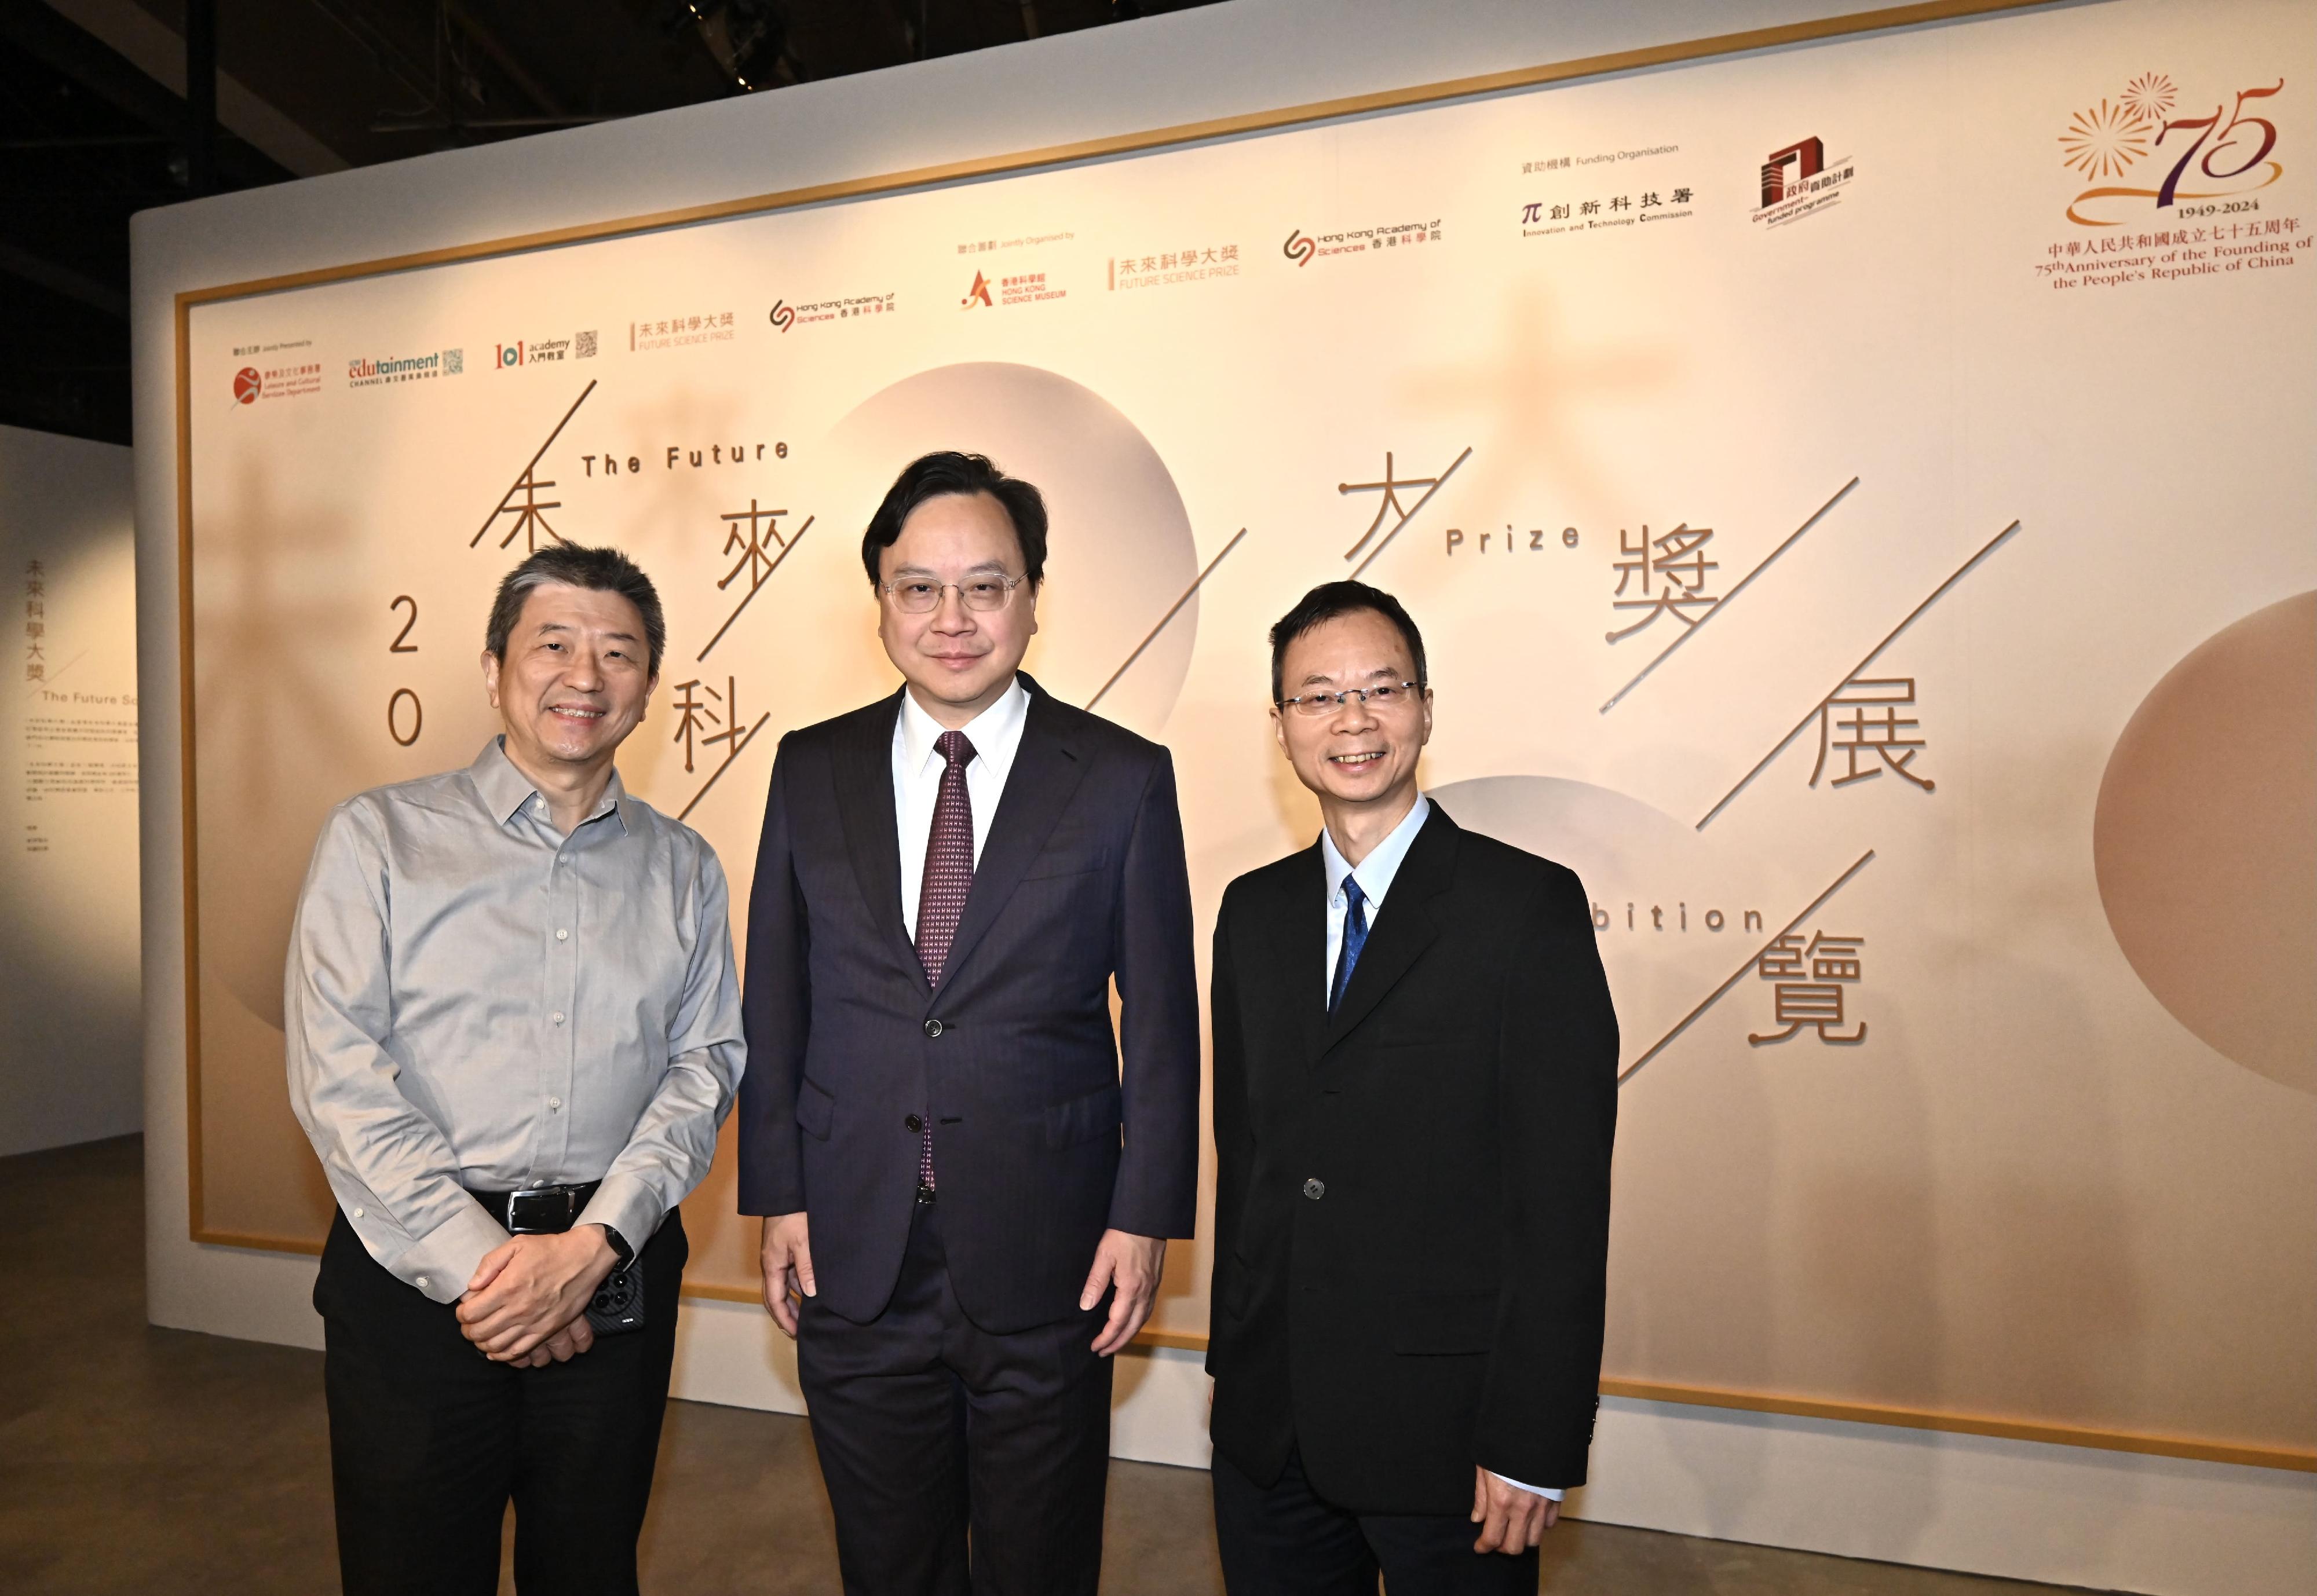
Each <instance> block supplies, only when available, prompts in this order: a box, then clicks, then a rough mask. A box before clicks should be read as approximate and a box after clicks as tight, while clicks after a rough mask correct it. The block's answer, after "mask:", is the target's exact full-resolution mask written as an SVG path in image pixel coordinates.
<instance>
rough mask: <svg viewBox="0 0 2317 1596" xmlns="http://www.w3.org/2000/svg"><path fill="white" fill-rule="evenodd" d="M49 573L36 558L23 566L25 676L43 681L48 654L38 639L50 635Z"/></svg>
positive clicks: (30, 680) (25, 678)
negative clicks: (44, 651)
mask: <svg viewBox="0 0 2317 1596" xmlns="http://www.w3.org/2000/svg"><path fill="white" fill-rule="evenodd" d="M48 592H49V582H48V573H47V570H46V568H45V567H44V566H41V564H40V561H38V560H33V561H32V562H31V563H30V564H29V565H27V566H25V567H24V680H25V681H27V682H45V681H47V680H48V676H49V660H48V655H46V654H44V653H42V652H41V650H40V643H41V641H42V639H44V638H47V637H48V635H49V622H48V613H49V603H48Z"/></svg>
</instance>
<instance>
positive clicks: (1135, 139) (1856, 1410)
mask: <svg viewBox="0 0 2317 1596" xmlns="http://www.w3.org/2000/svg"><path fill="white" fill-rule="evenodd" d="M2065 3H2066V0H1927V3H1925V4H1912V5H1895V6H1887V7H1883V8H1881V9H1878V10H1874V11H1862V12H1853V13H1847V14H1845V15H1842V16H1835V17H1823V18H1820V19H1818V20H1815V21H1812V22H1789V23H1783V24H1780V25H1778V26H1776V27H1767V28H1754V29H1749V30H1747V31H1742V32H1737V33H1723V34H1716V35H1713V36H1711V37H1708V38H1704V39H1695V40H1686V41H1683V42H1678V43H1674V44H1661V45H1651V46H1648V47H1646V48H1643V49H1630V50H1617V51H1613V52H1611V53H1609V54H1606V55H1598V56H1585V57H1579V58H1572V59H1570V60H1566V61H1555V62H1549V63H1546V64H1544V65H1542V66H1536V67H1518V68H1515V69H1513V70H1510V71H1506V72H1492V73H1487V74H1483V75H1481V76H1472V77H1461V78H1452V79H1449V80H1446V81H1445V82H1440V83H1430V84H1421V85H1415V86H1412V87H1409V88H1403V89H1392V90H1385V91H1381V92H1377V93H1373V94H1354V95H1347V96H1345V97H1342V98H1338V99H1333V100H1320V101H1314V102H1311V103H1307V104H1302V105H1293V106H1284V107H1282V108H1280V109H1278V110H1275V111H1253V112H1248V113H1247V114H1244V115H1239V116H1229V117H1216V118H1212V119H1209V120H1204V121H1197V122H1185V123H1179V124H1176V125H1175V126H1172V127H1165V128H1154V129H1149V130H1146V131H1143V132H1140V133H1123V134H1114V135H1111V136H1108V137H1105V138H1089V139H1082V140H1079V141H1078V142H1075V143H1071V144H1060V145H1051V146H1048V147H1043V148H1039V149H1030V150H1021V151H1016V152H1015V153H1013V154H1010V155H1000V156H977V157H975V158H973V159H971V160H963V161H952V162H944V163H942V164H940V165H933V166H921V167H917V168H914V169H912V170H908V171H903V172H893V173H887V174H882V175H880V176H873V177H860V178H847V179H845V180H843V181H840V182H835V183H813V184H810V185H807V186H805V187H802V188H796V189H788V190H784V191H781V192H774V193H768V194H757V195H752V196H749V197H747V198H745V199H738V200H727V201H717V202H715V203H713V204H708V205H694V206H688V207H684V208H683V209H680V210H666V211H658V212H653V213H650V214H647V215H642V216H632V217H624V218H613V219H610V220H606V221H601V222H592V223H587V224H584V225H581V226H577V227H556V228H550V229H548V230H546V231H543V232H538V233H527V234H521V235H517V236H513V237H507V238H497V239H488V240H484V241H481V242H479V243H473V244H463V245H452V246H449V247H447V248H443V249H434V250H422V251H416V252H414V253H411V254H401V255H391V256H386V257H383V258H380V259H378V260H371V261H357V262H351V263H345V264H343V265H337V266H325V267H318V268H315V269H313V270H310V271H305V272H285V273H282V274H281V275H278V276H273V277H264V278H255V279H252V280H250V281H244V282H233V283H222V284H218V285H215V286H213V287H210V288H203V289H190V290H183V291H181V292H179V293H178V294H177V295H176V297H175V328H174V332H175V350H176V364H177V370H176V421H177V429H176V431H177V435H176V488H177V671H178V682H177V714H178V755H179V760H180V763H181V771H180V775H181V797H180V805H181V807H180V814H181V816H182V825H183V850H184V877H183V885H184V916H185V953H184V965H183V970H184V980H185V1135H186V1143H187V1146H186V1181H187V1188H188V1190H187V1199H188V1200H187V1204H186V1210H187V1214H188V1216H189V1226H188V1229H189V1232H190V1236H191V1239H192V1241H194V1242H196V1243H199V1244H203V1245H210V1246H227V1247H246V1248H252V1249H255V1250H258V1251H264V1252H275V1253H304V1254H308V1255H314V1254H318V1253H320V1252H321V1250H322V1248H321V1244H320V1243H318V1242H314V1241H309V1240H306V1239H303V1238H299V1237H290V1236H269V1235H250V1234H246V1233H242V1232H236V1231H226V1230H212V1229H210V1227H209V1226H208V1224H207V1222H206V1217H205V1215H204V1212H203V1203H202V1151H201V985H200V968H201V962H200V946H201V926H200V904H199V896H198V894H199V889H200V877H199V869H198V866H197V862H196V834H195V797H196V783H195V776H194V759H193V586H192V550H193V471H192V372H191V371H190V370H189V369H188V362H187V355H188V352H189V350H190V346H191V343H192V309H193V307H195V306H197V305H208V304H215V303H219V302H221V301H224V300H228V299H248V298H251V297H254V296H255V295H259V294H266V293H277V292H280V291H282V290H287V289H296V288H311V287H315V286H317V285H319V284H323V283H330V282H344V281H353V280H356V279H359V278H364V277H377V276H383V275H385V274H387V273H389V272H408V271H415V270H417V269H419V268H422V267H426V266H441V265H451V264H455V263H461V262H468V261H479V260H488V259H492V258H494V257H497V256H501V255H511V254H526V253H528V252H531V251H533V250H541V249H550V248H554V247H556V246H558V245H567V244H584V243H594V242H597V241H599V240H602V239H606V238H616V237H622V236H630V235H634V234H641V233H652V232H659V231H663V230H666V229H667V228H670V227H684V226H688V225H692V224H695V223H700V222H710V221H724V220H729V219H732V218H738V217H744V216H755V215H763V214H767V213H770V212H774V211H780V210H795V209H797V208H799V207H801V206H805V205H815V204H823V203H827V202H828V201H835V200H849V199H862V198H866V197H868V196H871V195H875V194H884V193H898V192H903V191H906V190H909V189H921V188H931V187H935V186H936V185H939V184H943V183H956V182H960V181H963V180H966V179H971V178H981V177H992V176H1001V175H1004V174H1008V173H1016V172H1028V171H1034V170H1037V169H1039V168H1041V167H1049V166H1060V165H1068V164H1069V163H1071V162H1074V161H1086V160H1095V159H1100V158H1104V157H1108V156H1123V155H1137V154H1142V153H1146V152H1150V151H1155V150H1159V149H1165V148H1168V147H1174V146H1177V145H1188V144H1196V143H1200V142H1203V141H1205V140H1209V139H1215V138H1234V137H1239V136H1242V135H1245V134H1249V133H1266V132H1276V131H1280V130H1282V129H1288V128H1294V127H1302V126H1308V125H1311V124H1314V123H1319V122H1327V121H1337V120H1346V119H1349V118H1353V117H1359V116H1366V115H1373V114H1374V113H1376V112H1378V111H1400V110H1409V109H1412V108H1414V107H1417V106H1422V105H1433V104H1439V103H1445V102H1447V101H1452V100H1466V99H1473V98H1477V97H1479V96H1481V95H1485V94H1503V93H1507V92H1509V91H1512V90H1517V89H1526V88H1540V87H1543V86H1544V85H1548V84H1555V83H1573V82H1577V81H1579V80H1581V79H1584V78H1588V77H1603V76H1609V75H1611V74H1615V73H1619V72H1633V71H1639V70H1642V69H1643V68H1646V67H1664V66H1671V65H1674V64H1677V63H1679V62H1684V61H1699V60H1707V59H1711V58H1715V57H1719V56H1731V55H1741V54H1744V53H1746V52H1748V51H1750V50H1760V49H1777V48H1779V47H1782V46H1787V45H1795V44H1811V43H1816V42H1819V41H1820V40H1832V39H1842V38H1849V37H1854V36H1856V35H1859V34H1865V33H1879V32H1888V31H1892V30H1895V29H1900V28H1910V27H1917V26H1920V25H1922V24H1925V23H1930V22H1956V21H1963V20H1966V19H1969V18H1973V17H1981V16H1991V15H1995V14H1999V13H2005V12H2016V11H2038V10H2044V9H2050V8H2053V7H2055V6H2057V5H2059V4H2065ZM684 1296H686V1297H694V1298H700V1299H703V1300H708V1301H717V1302H739V1303H754V1302H756V1301H757V1300H758V1297H757V1294H756V1292H754V1291H751V1290H748V1289H747V1288H742V1287H738V1286H718V1285H687V1286H686V1287H685V1288H684ZM1134 1344H1135V1345H1136V1346H1137V1347H1139V1348H1145V1349H1149V1348H1167V1349H1170V1350H1174V1351H1204V1350H1205V1349H1206V1346H1207V1337H1206V1336H1204V1335H1202V1334H1199V1333H1194V1332H1188V1331H1174V1330H1152V1329H1145V1330H1144V1331H1143V1332H1142V1333H1141V1334H1140V1335H1138V1336H1136V1337H1135V1339H1134ZM1601 1390H1602V1393H1603V1395H1609V1396H1618V1397H1625V1398H1629V1399H1632V1400H1635V1401H1642V1402H1662V1403H1673V1404H1683V1405H1687V1406H1693V1407H1714V1408H1725V1409H1731V1410H1734V1411H1739V1412H1745V1413H1782V1414H1786V1415H1789V1416H1792V1417H1799V1418H1812V1419H1831V1420H1838V1421H1841V1422H1848V1423H1859V1424H1887V1425H1891V1426H1893V1427H1895V1428H1899V1429H1907V1430H1930V1431H1946V1432H1949V1433H1954V1434H1963V1435H1985V1436H1992V1437H1996V1438H1999V1439H2002V1440H2030V1441H2040V1442H2044V1443H2045V1444H2048V1445H2053V1446H2069V1447H2088V1448H2092V1449H2098V1450H2103V1451H2116V1452H2138V1453H2144V1454H2149V1455H2153V1456H2158V1457H2168V1458H2190V1459H2194V1460H2196V1461H2201V1462H2212V1463H2234V1464H2241V1465H2244V1466H2246V1467H2255V1468H2280V1469H2288V1470H2293V1471H2295V1472H2299V1473H2305V1474H2317V1450H2304V1449H2296V1448H2290V1447H2268V1446H2246V1445H2241V1444H2238V1443H2234V1442H2230V1441H2217V1440H2200V1439H2197V1438H2194V1437H2187V1436H2170V1435H2141V1434H2132V1433H2127V1432H2125V1431H2110V1430H2097V1429H2091V1428H2087V1427H2080V1426H2075V1425H2065V1424H2044V1423H2035V1422H2027V1421H2022V1420H2014V1419H2001V1418H1990V1417H1984V1416H1980V1415H1973V1414H1966V1413H1940V1412H1937V1411H1932V1410H1928V1409H1916V1408H1901V1407H1882V1406H1876V1405H1874V1404H1865V1403H1848V1402H1822V1401H1819V1400H1816V1399H1814V1398H1810V1397H1803V1396H1790V1395H1780V1394H1776V1393H1768V1392H1752V1391H1729V1390H1721V1389H1717V1388H1714V1387H1711V1386H1673V1385H1662V1384H1658V1383H1655V1382H1651V1381H1645V1380H1624V1379H1615V1378H1604V1379H1603V1380H1602V1382H1601Z"/></svg>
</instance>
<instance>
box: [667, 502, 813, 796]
mask: <svg viewBox="0 0 2317 1596" xmlns="http://www.w3.org/2000/svg"><path fill="white" fill-rule="evenodd" d="M818 519H819V517H818V516H811V515H808V516H806V517H805V518H804V524H803V525H802V526H801V527H799V528H797V530H796V531H793V532H791V533H790V534H789V540H788V542H787V543H786V544H784V545H783V547H782V548H781V552H780V557H779V558H777V559H775V560H774V561H773V563H772V564H771V565H769V566H765V579H764V581H762V582H759V583H757V584H756V586H754V587H752V588H750V589H749V590H748V597H747V598H746V599H742V600H741V601H740V604H739V609H736V610H734V611H732V613H731V614H729V615H728V616H726V617H725V618H724V624H723V625H722V626H720V627H718V628H717V629H716V635H715V636H714V637H712V638H709V639H708V648H713V647H715V646H716V645H718V644H719V643H721V642H722V641H723V640H724V634H725V633H726V632H729V631H730V630H731V629H732V623H733V622H734V621H736V620H739V619H740V611H741V610H746V609H747V607H748V603H749V601H750V600H752V599H754V598H755V597H756V595H757V594H758V593H762V592H764V591H765V588H766V587H767V586H768V585H769V584H771V582H772V580H773V573H774V572H775V571H777V570H779V569H780V568H781V560H784V559H786V558H788V557H789V553H790V551H791V550H792V549H793V548H796V546H797V545H798V544H800V543H801V542H803V541H804V535H805V534H806V533H807V532H809V531H812V523H813V522H815V521H817V520H818ZM708 648H703V649H702V650H701V651H700V653H699V654H698V655H696V656H694V658H693V662H692V663H693V664H699V663H700V662H701V661H702V660H703V659H706V658H707V657H708ZM701 790H702V792H705V791H707V790H708V789H706V788H704V787H703V788H702V789H701ZM676 818H677V819H679V820H681V819H682V818H683V816H680V815H679V816H676Z"/></svg>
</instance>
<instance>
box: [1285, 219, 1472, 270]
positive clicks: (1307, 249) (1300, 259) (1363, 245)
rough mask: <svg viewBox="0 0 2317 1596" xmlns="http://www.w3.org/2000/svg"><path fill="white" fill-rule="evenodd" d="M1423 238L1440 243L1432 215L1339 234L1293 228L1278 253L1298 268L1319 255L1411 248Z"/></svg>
mask: <svg viewBox="0 0 2317 1596" xmlns="http://www.w3.org/2000/svg"><path fill="white" fill-rule="evenodd" d="M1427 240H1429V241H1430V242H1432V243H1434V244H1437V243H1439V242H1440V222H1439V218H1434V219H1432V220H1431V221H1428V222H1393V223H1391V224H1388V225H1386V226H1383V227H1351V228H1346V230H1345V231H1343V232H1340V233H1319V234H1314V235H1312V236H1309V237H1307V236H1304V233H1303V229H1302V228H1301V227H1297V228H1296V229H1294V230H1293V232H1291V233H1289V234H1288V235H1287V238H1286V241H1285V242H1284V243H1283V244H1282V245H1280V246H1279V253H1280V254H1283V255H1285V256H1286V257H1287V258H1288V259H1289V260H1291V261H1293V262H1294V263H1295V264H1296V265H1297V266H1298V267H1299V268H1300V267H1303V266H1308V265H1310V264H1311V263H1312V262H1313V261H1315V260H1317V259H1319V258H1320V257H1321V256H1322V255H1348V254H1366V253H1367V252H1369V251H1370V250H1376V249H1399V248H1401V247H1403V246H1405V247H1408V248H1411V249H1412V248H1414V247H1415V246H1416V245H1419V244H1422V243H1425V242H1426V241H1427Z"/></svg>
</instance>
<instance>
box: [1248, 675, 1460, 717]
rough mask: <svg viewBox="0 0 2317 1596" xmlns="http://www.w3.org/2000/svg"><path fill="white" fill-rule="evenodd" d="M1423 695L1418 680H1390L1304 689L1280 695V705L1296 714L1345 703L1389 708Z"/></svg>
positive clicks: (1327, 710)
mask: <svg viewBox="0 0 2317 1596" xmlns="http://www.w3.org/2000/svg"><path fill="white" fill-rule="evenodd" d="M1423 696H1424V685H1423V683H1421V682H1386V683H1385V684H1384V685H1383V686H1382V687H1347V688H1346V689H1345V690H1344V691H1341V692H1307V693H1305V694H1303V695H1302V697H1301V698H1293V699H1282V700H1279V707H1280V708H1281V709H1292V710H1293V711H1294V712H1295V713H1296V714H1298V715H1310V716H1314V717H1317V716H1320V715H1333V714H1334V713H1335V712H1336V711H1337V710H1338V709H1343V708H1344V707H1345V706H1346V705H1348V704H1354V703H1360V704H1365V705H1366V706H1367V707H1368V708H1369V709H1377V710H1384V711H1389V710H1391V709H1397V708H1398V707H1399V706H1400V705H1402V704H1412V703H1414V702H1416V700H1418V699H1420V698H1422V697H1423Z"/></svg>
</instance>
